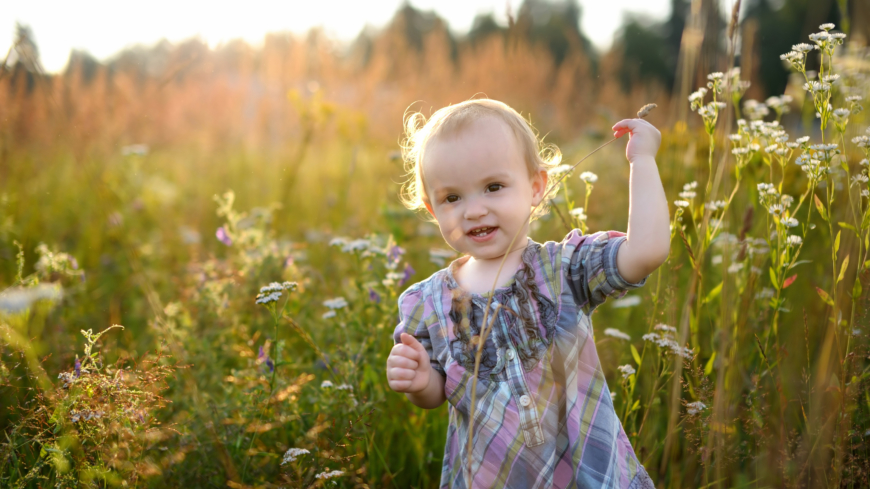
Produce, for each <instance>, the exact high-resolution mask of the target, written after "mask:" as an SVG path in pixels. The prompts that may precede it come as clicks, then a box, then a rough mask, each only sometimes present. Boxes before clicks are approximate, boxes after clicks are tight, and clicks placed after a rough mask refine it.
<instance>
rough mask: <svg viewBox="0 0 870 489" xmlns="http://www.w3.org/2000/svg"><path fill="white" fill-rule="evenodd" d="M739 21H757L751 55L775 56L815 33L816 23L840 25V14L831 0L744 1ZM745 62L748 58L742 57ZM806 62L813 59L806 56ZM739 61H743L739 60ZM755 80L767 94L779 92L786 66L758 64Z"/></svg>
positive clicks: (765, 57)
mask: <svg viewBox="0 0 870 489" xmlns="http://www.w3.org/2000/svg"><path fill="white" fill-rule="evenodd" d="M745 12H746V13H745V16H744V20H743V22H744V23H746V21H747V20H748V19H754V20H755V21H756V22H757V26H758V28H757V33H756V34H755V37H756V41H755V43H754V44H755V45H754V46H752V51H751V52H752V53H753V56H754V57H755V58H757V59H764V60H771V59H779V55H780V54H782V53H786V52H788V51H790V50H791V46H792V45H793V44H796V43H798V42H808V41H807V36H808V35H810V34H812V33H813V32H818V30H819V25H820V24H823V23H825V22H833V23H835V24H837V28H838V30H839V28H840V13H839V8H838V7H837V4H836V2H834V1H833V0H788V1H783V0H748V2H747V4H746V10H745ZM746 61H748V60H746ZM809 63H810V65H809V66H812V63H815V59H814V58H813V57H810V61H809ZM741 64H743V62H741ZM757 68H758V71H759V73H758V82H759V83H760V84H761V85H762V86H763V92H764V93H765V94H767V95H774V94H780V93H783V90H784V89H785V86H786V83H788V74H789V69H788V68H787V67H786V66H785V65H784V64H782V63H758V65H757Z"/></svg>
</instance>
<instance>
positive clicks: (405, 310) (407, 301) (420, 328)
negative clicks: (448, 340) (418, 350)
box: [393, 284, 447, 377]
mask: <svg viewBox="0 0 870 489" xmlns="http://www.w3.org/2000/svg"><path fill="white" fill-rule="evenodd" d="M418 285H419V284H415V285H413V286H411V287H409V288H408V289H407V290H406V291H405V292H403V293H402V295H400V296H399V324H398V325H397V326H396V329H395V330H394V331H393V342H394V343H395V344H398V343H401V342H402V339H401V335H402V333H408V334H409V335H411V336H413V337H414V338H416V339H417V341H419V342H420V344H421V345H423V348H425V349H426V354H428V355H429V363H430V365H432V368H434V369H435V370H436V371H438V373H440V374H441V375H443V376H445V377H446V376H447V373H446V372H445V371H444V367H443V366H442V365H441V362H439V361H438V357H437V355H436V354H435V351H434V348H433V346H432V338H431V334H430V331H429V330H430V328H437V327H438V320H437V317H436V316H435V314H434V311H433V308H431V307H427V305H426V301H425V298H424V297H423V291H422V288H421V287H418Z"/></svg>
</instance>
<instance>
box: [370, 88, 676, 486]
mask: <svg viewBox="0 0 870 489" xmlns="http://www.w3.org/2000/svg"><path fill="white" fill-rule="evenodd" d="M613 130H614V136H616V137H620V136H622V135H623V134H625V133H629V134H630V138H629V143H628V146H627V148H626V156H627V157H628V161H629V163H630V166H631V181H630V185H629V186H630V198H629V218H628V233H627V236H626V234H624V233H621V232H617V231H606V232H598V233H595V234H591V235H582V233H581V232H579V231H578V230H574V231H571V232H570V233H569V234H568V236H566V237H565V238H564V239H563V240H562V241H560V242H558V243H557V242H552V241H549V242H546V243H536V242H535V241H533V240H531V239H529V238H528V231H529V229H528V228H529V217H530V213H531V212H532V210H533V208H535V207H536V206H537V205H538V204H539V203H541V201H542V200H543V199H544V198H545V193H546V190H547V185H548V183H553V182H548V178H547V169H548V168H550V167H552V166H553V165H555V164H558V163H559V161H560V159H561V155H560V153H559V151H558V149H557V148H555V147H553V146H549V145H543V144H542V143H541V142H540V141H539V139H538V138H537V136H536V134H535V132H534V131H533V130H532V128H531V127H530V126H529V124H528V123H527V122H526V121H525V119H523V117H522V116H521V115H520V114H518V113H517V112H516V111H515V110H513V109H512V108H510V107H509V106H507V105H506V104H504V103H501V102H497V101H495V100H487V99H476V100H469V101H466V102H463V103H460V104H457V105H451V106H449V107H445V108H443V109H441V110H439V111H437V112H435V114H433V115H432V117H431V118H429V120H428V121H427V120H425V118H424V117H423V116H422V114H419V113H418V114H413V115H412V116H411V117H409V118H408V119H407V121H406V133H407V134H406V136H407V137H406V140H405V144H404V156H405V161H406V163H407V165H408V167H409V170H410V171H411V172H412V178H411V179H409V181H408V182H407V183H406V187H405V189H404V190H405V191H404V193H403V196H404V198H405V202H406V205H408V207H410V208H412V209H419V208H425V209H426V210H427V211H428V212H429V213H430V214H431V215H432V216H433V217H434V218H435V220H436V221H437V223H438V226H439V227H440V229H441V234H442V235H443V237H444V239H445V240H446V241H447V244H449V245H450V246H451V247H452V248H453V249H455V250H457V251H459V252H461V253H463V256H462V257H461V258H458V259H456V260H455V261H453V262H452V263H451V264H450V265H449V266H448V267H447V268H445V269H443V270H440V271H438V272H436V273H435V274H434V275H432V276H431V277H429V278H428V279H426V280H424V281H422V282H419V283H417V284H414V285H412V286H411V287H409V288H408V289H407V290H406V291H405V292H404V293H403V294H402V295H401V296H400V297H399V319H400V322H399V324H398V326H397V327H396V330H395V334H394V339H395V342H396V344H395V346H394V347H393V349H392V351H391V352H390V356H389V358H388V359H387V379H388V381H389V385H390V388H391V389H393V390H394V391H396V392H403V393H405V395H406V396H407V398H408V399H409V400H410V401H411V402H412V403H414V404H415V405H417V406H420V407H422V408H426V409H434V408H437V407H439V406H441V405H442V404H443V403H444V401H445V400H446V401H447V402H448V403H449V406H448V409H449V426H448V430H447V445H446V448H445V452H444V463H443V467H442V472H441V485H440V487H442V488H451V489H452V488H470V487H480V488H490V487H499V488H517V489H529V488H568V487H571V488H596V489H597V488H632V489H635V488H654V487H655V486H654V485H653V483H652V481H651V480H650V478H649V476H648V475H647V473H646V471H645V470H644V467H643V466H642V465H641V464H640V462H639V461H638V459H637V457H636V456H635V453H634V450H633V449H632V447H631V444H630V443H629V441H628V438H627V437H626V435H625V432H624V430H623V429H622V425H621V423H620V421H619V417H618V416H617V414H616V412H615V410H614V408H613V402H612V400H611V397H610V391H609V390H608V388H607V383H606V381H605V378H604V374H603V372H602V370H601V365H600V364H599V361H598V353H597V351H596V349H595V342H594V339H593V335H592V323H591V319H590V315H591V314H592V311H593V310H594V309H595V308H596V307H597V306H598V305H599V304H601V303H603V302H604V301H605V299H606V298H607V297H608V296H610V297H621V296H623V295H625V293H626V292H627V291H628V290H629V289H632V288H636V287H640V286H642V285H644V283H645V282H646V279H647V277H648V275H649V274H650V273H652V272H653V271H654V270H655V269H656V268H658V267H659V266H660V265H661V264H662V263H664V261H665V260H666V259H667V256H668V251H669V248H670V230H669V215H668V205H667V200H666V198H665V193H664V189H663V188H662V183H661V180H660V178H659V174H658V168H657V166H656V162H655V154H656V152H657V151H658V147H659V143H660V141H661V135H660V133H659V131H658V130H656V128H655V127H653V126H652V125H651V124H649V123H648V122H646V121H644V120H641V119H627V120H623V121H620V122H619V123H617V124H616V125H615V126H613ZM515 235H517V239H516V240H515V241H514V244H513V246H512V247H510V249H508V247H509V246H510V243H511V240H512V239H513V238H514V236H515ZM503 260H504V268H503V269H502V272H501V274H499V273H498V271H499V266H500V265H501V263H502V261H503ZM493 284H495V285H496V289H495V290H494V292H493V293H492V297H491V302H490V303H489V313H488V314H487V326H486V327H488V328H490V329H489V333H488V334H484V335H482V334H481V333H482V332H483V329H484V327H485V326H484V324H482V323H483V318H484V315H485V314H486V311H485V309H486V308H487V303H488V300H489V299H490V291H491V289H492V287H493ZM490 324H491V326H489V325H490ZM481 339H483V348H482V353H481V357H480V365H479V371H478V374H477V387H476V389H475V393H474V397H475V399H474V407H473V409H474V411H473V412H472V411H471V409H472V406H471V404H472V377H473V376H474V372H475V355H476V352H477V349H478V345H479V344H480V342H481ZM471 416H473V417H474V418H473V423H471V429H472V430H473V434H474V436H473V445H472V447H471V451H472V454H471V459H472V463H471V470H470V471H469V470H467V465H468V463H467V460H468V451H467V450H468V430H469V425H470V423H469V422H470V418H471Z"/></svg>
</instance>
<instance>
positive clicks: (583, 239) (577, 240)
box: [541, 229, 625, 255]
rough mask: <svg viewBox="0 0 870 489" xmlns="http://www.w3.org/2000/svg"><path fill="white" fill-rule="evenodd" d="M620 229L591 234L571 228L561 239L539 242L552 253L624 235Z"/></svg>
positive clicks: (595, 243)
mask: <svg viewBox="0 0 870 489" xmlns="http://www.w3.org/2000/svg"><path fill="white" fill-rule="evenodd" d="M624 236H625V233H623V232H622V231H597V232H594V233H592V234H583V231H581V230H579V229H572V230H571V231H570V232H569V233H568V234H567V235H566V236H565V237H564V238H562V240H561V241H547V242H544V243H542V244H541V246H542V247H544V248H546V249H547V251H548V252H549V253H550V254H551V255H553V254H556V253H557V252H560V251H563V250H566V251H574V250H576V249H577V248H580V247H584V246H601V245H605V244H607V242H609V241H611V240H614V239H616V238H621V237H624Z"/></svg>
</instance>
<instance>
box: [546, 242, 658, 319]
mask: <svg viewBox="0 0 870 489" xmlns="http://www.w3.org/2000/svg"><path fill="white" fill-rule="evenodd" d="M625 240H626V236H625V233H622V232H619V231H599V232H597V233H594V234H587V235H583V234H581V233H580V231H578V230H576V229H575V230H573V231H571V232H570V233H569V234H568V236H566V237H565V240H564V241H563V243H564V249H563V260H564V259H567V260H568V264H567V265H568V267H567V272H566V273H567V279H568V286H569V287H570V288H571V292H572V294H573V296H574V300H575V301H576V302H577V305H578V306H580V307H581V308H582V309H583V312H585V313H586V314H587V315H588V314H591V313H592V311H593V310H594V309H595V308H596V307H598V306H599V305H601V304H603V303H604V301H605V300H607V298H608V297H613V298H616V299H618V298H620V297H622V296H624V295H625V294H626V293H627V292H628V291H629V290H631V289H635V288H638V287H641V286H643V285H644V284H645V283H646V279H647V278H649V275H647V276H646V277H644V278H642V279H641V280H640V281H639V282H636V283H631V282H628V281H627V280H625V278H623V277H622V275H620V274H619V270H618V269H617V267H616V253H617V252H618V251H619V246H620V245H621V244H622V243H623V242H624V241H625Z"/></svg>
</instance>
